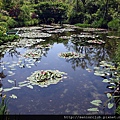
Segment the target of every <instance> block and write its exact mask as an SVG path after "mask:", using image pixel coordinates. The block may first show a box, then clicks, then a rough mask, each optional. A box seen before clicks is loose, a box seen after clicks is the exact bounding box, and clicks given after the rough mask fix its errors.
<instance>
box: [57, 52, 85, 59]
mask: <svg viewBox="0 0 120 120" xmlns="http://www.w3.org/2000/svg"><path fill="white" fill-rule="evenodd" d="M58 56H59V57H61V58H66V59H71V58H84V57H85V55H84V54H81V53H76V52H63V53H59V54H58Z"/></svg>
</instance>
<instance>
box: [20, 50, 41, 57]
mask: <svg viewBox="0 0 120 120" xmlns="http://www.w3.org/2000/svg"><path fill="white" fill-rule="evenodd" d="M42 55H43V53H42V50H41V49H37V50H27V51H26V52H25V53H24V54H23V55H22V56H23V57H25V58H33V59H36V58H40V57H41V56H42Z"/></svg>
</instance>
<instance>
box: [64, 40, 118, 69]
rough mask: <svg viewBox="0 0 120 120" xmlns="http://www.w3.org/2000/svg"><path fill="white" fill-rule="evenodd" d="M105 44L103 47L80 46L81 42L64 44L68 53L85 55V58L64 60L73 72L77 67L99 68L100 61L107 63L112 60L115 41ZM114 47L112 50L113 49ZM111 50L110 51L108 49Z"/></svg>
mask: <svg viewBox="0 0 120 120" xmlns="http://www.w3.org/2000/svg"><path fill="white" fill-rule="evenodd" d="M106 42H107V44H103V45H93V44H86V45H83V44H82V45H81V42H78V41H77V42H68V43H67V44H64V45H65V47H66V48H67V49H68V51H74V52H77V53H82V54H84V55H85V58H72V59H69V60H66V61H67V62H69V63H71V65H72V68H73V69H74V70H75V69H76V68H77V67H81V68H83V69H86V68H89V67H92V66H99V62H100V61H103V60H105V61H109V60H110V59H111V58H113V56H114V54H115V50H116V47H117V46H116V41H112V44H111V41H106ZM108 45H109V46H108ZM113 47H114V49H113ZM110 48H111V49H110Z"/></svg>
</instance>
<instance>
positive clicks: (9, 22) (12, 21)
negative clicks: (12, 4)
mask: <svg viewBox="0 0 120 120" xmlns="http://www.w3.org/2000/svg"><path fill="white" fill-rule="evenodd" d="M6 22H7V25H8V27H15V26H16V25H17V22H16V21H15V20H14V19H12V18H10V17H9V19H8V20H7V21H6Z"/></svg>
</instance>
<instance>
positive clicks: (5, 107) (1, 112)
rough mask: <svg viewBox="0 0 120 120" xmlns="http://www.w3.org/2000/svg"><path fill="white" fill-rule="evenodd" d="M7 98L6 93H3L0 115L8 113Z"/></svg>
mask: <svg viewBox="0 0 120 120" xmlns="http://www.w3.org/2000/svg"><path fill="white" fill-rule="evenodd" d="M5 98H6V95H2V93H1V103H0V115H6V114H7V106H6V102H5Z"/></svg>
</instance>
